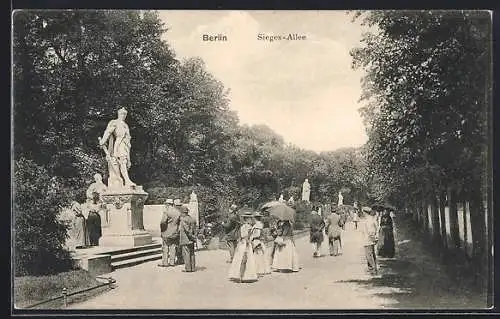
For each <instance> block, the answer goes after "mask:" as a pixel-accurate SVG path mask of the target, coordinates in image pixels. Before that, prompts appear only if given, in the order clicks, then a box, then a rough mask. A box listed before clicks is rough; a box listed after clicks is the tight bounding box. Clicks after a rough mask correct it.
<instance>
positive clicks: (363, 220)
mask: <svg viewBox="0 0 500 319" xmlns="http://www.w3.org/2000/svg"><path fill="white" fill-rule="evenodd" d="M361 211H362V215H361V216H360V230H361V233H362V236H363V247H364V250H365V257H366V263H367V265H368V271H369V272H370V273H372V274H375V275H376V274H377V273H378V269H377V257H376V255H375V245H376V244H377V240H378V238H377V221H376V212H375V211H374V210H372V209H371V208H370V207H363V208H362V209H361Z"/></svg>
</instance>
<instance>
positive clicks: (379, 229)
mask: <svg viewBox="0 0 500 319" xmlns="http://www.w3.org/2000/svg"><path fill="white" fill-rule="evenodd" d="M347 216H348V215H347V213H341V214H339V212H338V207H335V206H334V207H332V208H331V213H330V214H329V215H327V216H325V217H323V216H322V215H321V213H320V208H313V210H312V212H311V219H310V222H309V225H310V242H311V244H312V245H313V257H320V256H321V252H320V247H321V245H322V244H323V242H324V241H325V239H327V240H328V245H329V253H330V256H338V255H340V254H341V253H340V250H341V248H342V230H343V229H345V224H346V222H347V220H348V217H347ZM393 217H394V212H393V211H391V210H390V209H388V208H384V207H380V206H374V208H370V207H363V208H362V209H361V211H358V210H357V209H355V211H354V212H353V214H352V216H351V221H352V222H353V224H354V229H355V230H358V229H359V231H360V232H361V234H362V240H363V242H362V245H363V246H364V251H365V257H366V261H367V266H368V271H369V272H370V273H373V274H377V273H378V268H377V255H378V256H380V257H385V258H394V255H395V243H394V223H393ZM358 224H359V225H358Z"/></svg>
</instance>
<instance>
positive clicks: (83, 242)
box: [70, 202, 87, 249]
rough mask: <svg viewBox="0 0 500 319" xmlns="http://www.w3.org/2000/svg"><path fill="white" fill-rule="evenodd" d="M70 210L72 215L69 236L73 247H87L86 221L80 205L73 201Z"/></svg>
mask: <svg viewBox="0 0 500 319" xmlns="http://www.w3.org/2000/svg"><path fill="white" fill-rule="evenodd" d="M71 210H72V211H73V212H74V217H73V220H72V223H71V232H70V237H71V239H72V242H73V245H74V247H75V249H78V248H85V247H87V221H86V220H85V217H84V216H83V211H82V207H81V205H80V204H79V203H78V202H73V203H72V205H71Z"/></svg>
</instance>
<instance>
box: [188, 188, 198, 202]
mask: <svg viewBox="0 0 500 319" xmlns="http://www.w3.org/2000/svg"><path fill="white" fill-rule="evenodd" d="M189 201H190V202H197V201H198V195H196V193H195V192H194V191H191V195H189Z"/></svg>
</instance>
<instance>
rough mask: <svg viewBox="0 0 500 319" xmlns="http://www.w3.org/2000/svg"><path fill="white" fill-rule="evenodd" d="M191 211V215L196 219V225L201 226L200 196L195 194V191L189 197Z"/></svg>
mask: <svg viewBox="0 0 500 319" xmlns="http://www.w3.org/2000/svg"><path fill="white" fill-rule="evenodd" d="M187 207H188V209H189V215H190V216H191V217H192V218H193V219H194V221H195V222H196V225H197V226H199V225H200V213H199V206H198V195H196V193H195V192H194V190H193V191H192V192H191V195H190V196H189V204H188V205H187Z"/></svg>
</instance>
